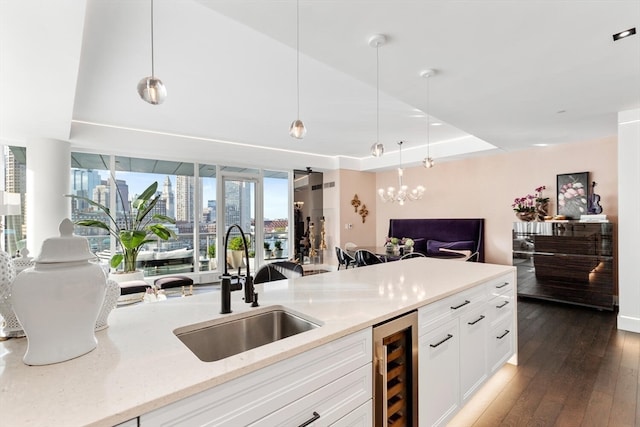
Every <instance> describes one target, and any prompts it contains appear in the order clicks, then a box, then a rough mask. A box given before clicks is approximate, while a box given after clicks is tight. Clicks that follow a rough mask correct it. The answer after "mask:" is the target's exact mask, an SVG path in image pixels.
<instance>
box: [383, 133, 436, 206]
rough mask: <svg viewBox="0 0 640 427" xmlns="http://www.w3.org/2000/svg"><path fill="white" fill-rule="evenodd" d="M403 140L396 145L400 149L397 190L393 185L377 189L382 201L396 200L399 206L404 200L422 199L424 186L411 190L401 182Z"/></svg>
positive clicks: (392, 201) (402, 172) (393, 201)
mask: <svg viewBox="0 0 640 427" xmlns="http://www.w3.org/2000/svg"><path fill="white" fill-rule="evenodd" d="M403 143H404V141H400V142H398V146H399V147H400V149H399V150H398V152H399V155H400V165H399V166H398V190H397V191H396V189H395V188H394V187H388V188H387V189H386V190H385V189H384V188H380V189H379V190H378V194H379V195H380V198H381V199H382V201H383V202H391V203H395V202H397V203H398V204H399V205H400V206H402V205H404V202H405V201H407V200H408V201H414V200H418V199H422V196H424V190H425V189H424V187H423V186H422V185H418V186H417V187H416V188H414V189H413V190H409V187H408V186H406V185H405V184H404V183H403V182H402V176H403V175H404V169H403V168H402V144H403Z"/></svg>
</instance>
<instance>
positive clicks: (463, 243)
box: [427, 240, 476, 257]
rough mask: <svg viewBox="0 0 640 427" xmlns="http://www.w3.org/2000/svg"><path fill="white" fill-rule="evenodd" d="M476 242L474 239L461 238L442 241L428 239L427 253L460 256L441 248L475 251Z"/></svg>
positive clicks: (430, 254)
mask: <svg viewBox="0 0 640 427" xmlns="http://www.w3.org/2000/svg"><path fill="white" fill-rule="evenodd" d="M475 248H476V242H474V241H473V240H459V241H456V242H441V241H439V240H427V255H429V256H440V257H441V256H454V257H455V256H458V255H456V254H452V253H451V252H446V251H441V250H440V249H451V250H455V251H471V252H473V251H475Z"/></svg>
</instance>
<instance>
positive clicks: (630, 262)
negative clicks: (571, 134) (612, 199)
mask: <svg viewBox="0 0 640 427" xmlns="http://www.w3.org/2000/svg"><path fill="white" fill-rule="evenodd" d="M639 141H640V109H637V110H628V111H621V112H620V113H619V114H618V198H619V200H618V222H619V226H618V253H619V255H618V283H619V284H618V298H619V299H618V301H619V302H618V303H619V312H618V329H624V330H626V331H632V332H640V267H638V244H639V242H640V215H638V212H640V195H639V194H638V188H640V168H638V165H640V144H639V143H638V142H639Z"/></svg>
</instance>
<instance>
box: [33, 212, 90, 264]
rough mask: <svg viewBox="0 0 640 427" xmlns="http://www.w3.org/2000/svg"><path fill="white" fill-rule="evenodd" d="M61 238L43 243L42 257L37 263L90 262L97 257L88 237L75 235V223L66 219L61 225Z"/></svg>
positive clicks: (50, 239)
mask: <svg viewBox="0 0 640 427" xmlns="http://www.w3.org/2000/svg"><path fill="white" fill-rule="evenodd" d="M58 229H59V230H60V237H50V238H48V239H46V240H45V241H44V242H42V249H41V250H40V255H39V256H38V257H37V258H36V259H35V262H37V263H54V262H73V261H88V260H91V259H95V258H96V255H95V254H93V253H92V252H91V250H90V249H89V240H87V238H86V237H81V236H76V235H74V234H73V222H71V220H70V219H69V218H65V219H63V220H62V222H61V223H60V227H59V228H58Z"/></svg>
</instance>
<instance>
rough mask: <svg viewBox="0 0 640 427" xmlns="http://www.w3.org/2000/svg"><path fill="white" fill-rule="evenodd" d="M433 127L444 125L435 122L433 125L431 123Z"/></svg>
mask: <svg viewBox="0 0 640 427" xmlns="http://www.w3.org/2000/svg"><path fill="white" fill-rule="evenodd" d="M429 124H430V125H431V126H442V123H440V122H433V123H429Z"/></svg>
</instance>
